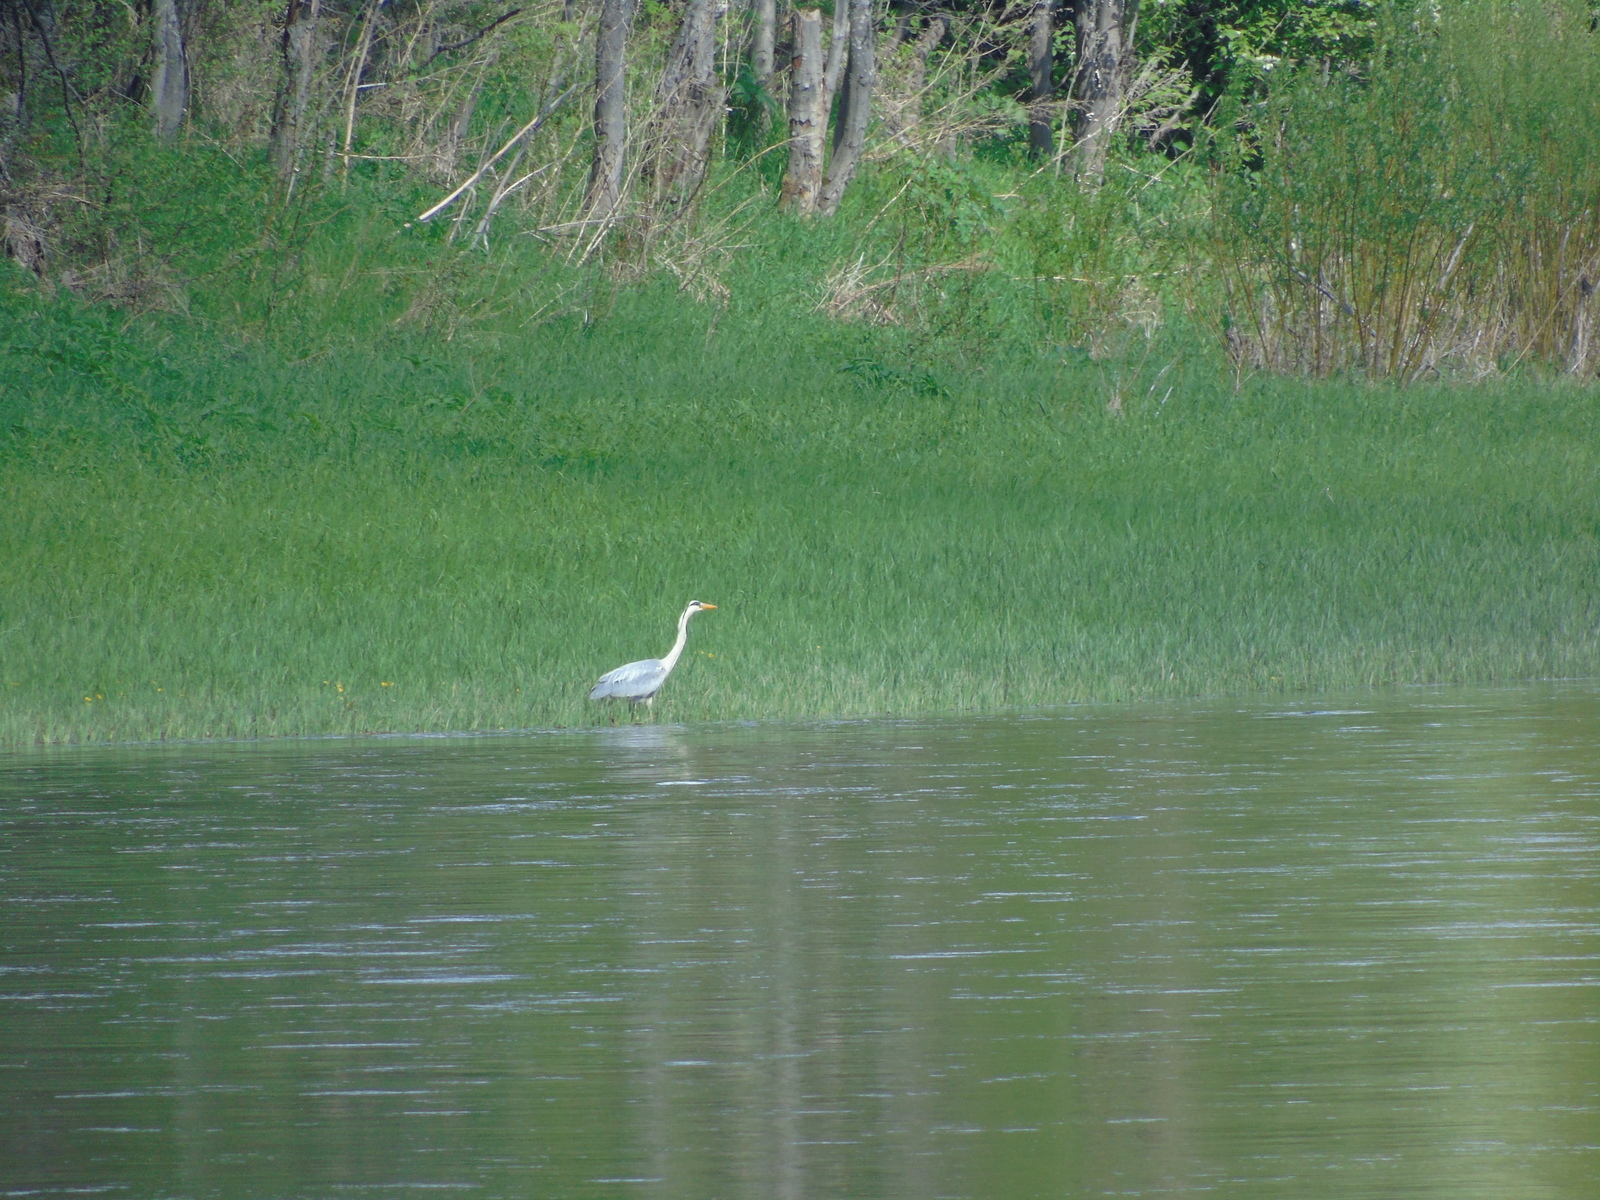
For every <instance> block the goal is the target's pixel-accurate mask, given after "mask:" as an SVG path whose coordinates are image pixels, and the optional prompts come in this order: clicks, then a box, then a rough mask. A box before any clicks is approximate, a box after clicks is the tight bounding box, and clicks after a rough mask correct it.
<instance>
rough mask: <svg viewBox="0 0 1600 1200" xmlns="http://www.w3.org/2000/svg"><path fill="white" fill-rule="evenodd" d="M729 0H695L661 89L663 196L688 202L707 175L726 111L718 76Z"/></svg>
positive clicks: (658, 142)
mask: <svg viewBox="0 0 1600 1200" xmlns="http://www.w3.org/2000/svg"><path fill="white" fill-rule="evenodd" d="M727 8H728V4H727V0H690V3H689V7H688V8H687V9H685V10H684V14H683V24H682V25H681V26H680V27H679V28H678V36H677V38H676V40H675V41H674V42H673V44H672V50H671V51H670V52H669V53H668V55H667V65H666V68H665V69H664V70H663V71H662V73H661V85H660V86H659V87H658V88H657V89H656V107H657V111H658V113H659V117H658V119H657V124H656V136H655V137H654V138H653V139H652V140H653V142H654V143H655V144H654V145H653V146H652V154H651V161H650V164H649V165H650V169H651V173H652V175H653V177H654V182H655V185H656V196H657V198H658V199H664V198H666V196H667V194H668V193H669V192H670V193H675V196H674V200H675V202H677V203H685V202H687V201H688V199H689V198H690V197H692V196H693V194H694V192H695V191H696V190H697V189H698V188H699V186H700V181H701V180H702V179H703V178H704V177H705V170H706V160H707V158H708V157H709V156H710V150H711V134H712V131H713V130H714V129H715V128H716V124H717V118H719V117H720V116H721V115H722V94H723V89H722V83H721V80H719V79H718V77H717V25H718V22H720V21H721V19H722V15H723V13H725V12H726V11H727Z"/></svg>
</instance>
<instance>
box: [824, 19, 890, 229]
mask: <svg viewBox="0 0 1600 1200" xmlns="http://www.w3.org/2000/svg"><path fill="white" fill-rule="evenodd" d="M877 37H878V30H877V27H876V24H875V22H874V21H873V12H872V0H850V61H849V66H848V67H847V69H846V73H845V81H844V95H843V97H842V98H841V99H840V102H839V120H838V123H837V125H836V126H835V127H834V138H833V161H832V162H831V163H829V164H828V176H827V178H826V179H825V180H823V183H822V194H821V195H819V196H818V197H817V211H818V212H820V213H822V214H823V215H824V216H832V215H833V214H834V213H835V212H837V211H838V210H839V201H841V200H842V199H844V190H845V188H847V187H849V186H850V180H851V179H852V178H854V176H855V173H856V165H857V164H858V163H859V162H860V161H861V151H862V148H863V147H864V146H865V145H866V141H867V121H868V119H869V118H870V117H871V116H872V89H873V88H874V87H875V86H876V85H877V82H878V63H877V57H876V50H877Z"/></svg>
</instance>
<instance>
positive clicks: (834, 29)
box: [822, 0, 850, 124]
mask: <svg viewBox="0 0 1600 1200" xmlns="http://www.w3.org/2000/svg"><path fill="white" fill-rule="evenodd" d="M849 46H850V4H849V0H836V3H835V4H834V6H833V24H832V26H831V27H830V31H829V34H828V61H827V65H826V66H824V67H823V68H822V115H823V123H824V124H826V123H827V117H828V115H829V114H830V113H832V112H833V98H834V97H835V96H837V95H838V94H839V81H840V80H842V79H843V78H844V64H845V58H846V51H847V50H848V48H849Z"/></svg>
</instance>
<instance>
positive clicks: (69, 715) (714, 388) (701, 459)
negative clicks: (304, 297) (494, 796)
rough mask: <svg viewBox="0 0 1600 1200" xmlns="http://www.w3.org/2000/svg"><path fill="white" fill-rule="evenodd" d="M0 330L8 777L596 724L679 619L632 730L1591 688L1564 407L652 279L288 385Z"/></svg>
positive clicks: (188, 352) (1584, 436)
mask: <svg viewBox="0 0 1600 1200" xmlns="http://www.w3.org/2000/svg"><path fill="white" fill-rule="evenodd" d="M8 303H9V304H10V305H11V307H10V310H9V312H8V323H9V326H10V329H11V333H10V334H9V335H8V336H9V337H10V338H11V344H10V348H9V350H8V356H7V360H8V363H9V364H10V366H11V368H12V369H11V370H10V371H9V372H8V382H7V384H6V386H5V390H4V393H3V395H4V406H5V412H4V418H5V421H4V425H5V428H6V430H7V434H6V441H5V447H4V457H3V459H0V503H3V505H4V507H5V513H6V519H5V521H4V522H3V523H0V562H3V563H4V564H5V577H6V586H5V587H4V589H3V590H0V744H5V745H8V746H21V745H26V744H34V743H41V742H71V741H96V740H123V739H148V738H164V737H205V736H211V737H224V736H278V735H296V734H315V733H346V732H349V733H353V732H365V731H381V730H396V731H399V730H461V729H500V728H508V729H509V728H530V727H546V726H552V725H573V724H584V723H591V722H596V721H603V720H606V719H607V715H606V712H605V710H603V709H602V708H601V707H600V706H598V705H590V704H588V703H587V701H586V700H585V698H584V695H585V691H586V688H587V686H588V685H589V683H590V682H591V681H592V680H593V678H594V677H595V676H597V675H599V674H600V673H601V672H602V671H604V670H607V669H608V668H610V667H612V666H615V665H617V664H619V663H621V662H623V661H626V660H629V659H633V658H638V657H643V656H647V655H655V654H660V653H662V652H663V651H665V649H666V648H667V646H668V645H669V643H670V638H671V633H672V622H673V620H674V618H675V617H676V615H677V613H678V611H679V610H680V609H681V607H682V605H683V604H684V603H685V602H686V601H687V600H689V599H691V598H699V599H703V600H707V601H711V602H714V603H716V604H717V605H718V606H719V607H718V611H717V612H715V613H713V614H709V615H707V616H704V617H701V618H699V619H698V620H697V622H696V624H695V627H694V630H693V636H692V638H691V641H690V649H689V653H688V654H687V655H686V656H685V658H684V661H683V662H682V664H681V665H680V667H679V669H678V672H677V674H675V675H674V677H673V678H672V680H671V682H670V683H669V684H668V685H667V688H666V690H665V691H664V692H663V694H662V698H661V700H660V701H659V702H658V706H657V707H658V712H659V714H660V718H661V719H664V720H675V721H703V720H727V719H742V718H756V719H762V718H774V717H818V716H847V715H857V714H869V713H900V714H906V713H919V712H932V711H948V710H958V709H989V710H993V709H1011V708H1021V707H1024V706H1032V705H1051V704H1063V703H1069V702H1074V701H1082V700H1090V699H1096V700H1114V699H1120V698H1130V697H1138V696H1154V695H1193V694H1202V693H1211V694H1215V693H1224V692H1245V691H1259V690H1263V689H1273V690H1276V689H1281V690H1283V691H1292V692H1304V691H1307V690H1312V689H1320V688H1349V687H1359V686H1363V685H1369V684H1385V683H1405V682H1422V681H1435V680H1476V681H1486V680H1498V679H1514V678H1528V677H1536V676H1550V675H1579V674H1593V673H1594V672H1595V671H1596V670H1597V669H1600V636H1597V633H1596V617H1597V611H1596V604H1595V596H1596V588H1595V580H1596V579H1597V578H1600V470H1597V467H1600V463H1597V457H1600V412H1597V409H1596V406H1595V404H1594V392H1593V390H1592V389H1588V390H1585V389H1582V388H1579V387H1576V386H1570V385H1556V386H1540V385H1536V384H1533V383H1527V382H1519V381H1504V382H1499V383H1494V384H1486V385H1478V386H1475V387H1473V388H1471V389H1460V390H1452V389H1450V388H1447V387H1443V386H1440V387H1416V388H1411V389H1408V390H1405V391H1403V392H1402V391H1391V390H1386V389H1381V388H1368V387H1362V386H1354V385H1343V384H1337V383H1318V384H1308V383H1303V382H1293V381H1285V380H1282V379H1267V378H1264V377H1262V378H1256V379H1251V378H1246V379H1245V380H1244V381H1243V383H1242V386H1240V387H1238V389H1237V390H1236V389H1235V382H1236V381H1235V378H1234V376H1233V375H1232V374H1231V373H1229V372H1227V371H1225V370H1223V369H1221V368H1220V367H1219V366H1218V365H1217V364H1215V363H1213V362H1211V361H1209V360H1208V359H1207V358H1206V356H1205V355H1204V354H1203V353H1201V352H1200V351H1198V350H1196V349H1194V348H1192V347H1189V346H1186V345H1185V344H1183V343H1182V342H1180V341H1177V340H1173V341H1170V342H1166V343H1163V342H1158V343H1156V344H1155V345H1154V346H1153V348H1152V349H1151V350H1150V352H1149V353H1146V354H1144V355H1143V357H1142V358H1139V359H1137V360H1136V359H1134V358H1124V359H1121V360H1118V361H1120V362H1121V363H1122V365H1120V366H1119V365H1115V363H1113V362H1109V361H1107V362H1095V361H1090V360H1089V359H1087V358H1086V357H1084V356H1070V355H1068V356H1063V355H1061V354H1059V353H1057V354H1053V355H1051V354H1041V355H1031V356H1030V355H1024V354H1020V353H1019V354H1018V355H1016V356H1013V357H1011V358H1007V357H1006V355H1005V354H1004V353H996V354H995V355H993V356H992V357H991V358H989V359H987V360H983V361H979V362H976V363H971V364H965V363H963V362H962V361H960V360H959V359H958V358H955V357H951V356H946V357H940V356H939V355H938V354H937V353H934V352H933V351H928V352H926V353H924V352H921V351H919V350H918V348H917V346H915V345H913V344H912V342H911V341H909V340H908V337H909V335H906V334H903V333H901V332H898V331H894V330H875V329H871V328H868V327H864V326H860V325H842V324H839V323H837V322H833V321H829V320H827V319H826V318H824V317H821V316H811V317H807V316H804V315H803V314H802V315H799V316H793V315H791V316H789V317H786V319H785V323H784V326H783V328H784V329H785V336H784V337H782V338H778V337H775V336H772V329H771V314H770V313H768V312H765V311H763V310H761V309H759V308H755V307H742V306H741V305H739V304H734V305H731V306H729V307H727V308H726V309H717V308H714V307H703V306H697V305H694V304H689V303H686V302H685V301H683V300H682V299H681V298H680V297H677V296H675V295H674V294H673V293H672V292H670V291H668V290H656V289H651V288H648V287H647V288H644V289H640V290H637V291H633V292H628V293H625V294H622V295H620V296H619V297H618V298H617V299H616V301H615V304H614V308H613V311H612V312H611V314H610V316H609V317H608V325H607V328H606V336H605V337H603V338H595V337H591V336H589V335H588V334H587V333H586V332H585V328H584V326H583V323H582V322H581V321H580V320H578V319H576V318H573V319H570V320H566V321H558V322H552V323H549V324H546V325H544V326H539V327H536V328H533V329H531V330H529V331H528V332H527V333H526V334H525V336H523V337H522V338H520V339H519V340H516V341H508V342H507V343H505V344H504V345H502V346H495V345H485V344H478V345H477V346H475V347H474V348H472V349H471V350H468V349H464V348H459V347H452V345H451V344H449V343H445V342H442V341H439V340H437V339H435V340H433V341H430V342H422V341H415V342H404V341H394V340H391V341H389V342H388V343H386V344H383V345H381V346H375V347H374V346H368V347H365V348H363V347H360V346H347V347H344V348H337V347H323V348H322V349H321V350H320V351H319V352H318V353H317V354H316V355H315V356H313V357H312V358H311V359H310V360H309V361H296V360H295V359H294V358H293V356H292V355H290V354H288V353H286V352H284V351H283V350H282V349H281V348H276V349H275V348H273V347H272V345H270V344H267V343H245V342H229V343H227V344H226V345H225V344H223V342H222V341H221V340H216V341H212V342H205V341H202V340H200V338H201V335H199V334H197V333H195V332H193V330H192V329H191V330H189V332H187V333H184V332H182V330H181V329H179V331H178V332H174V330H175V329H178V327H176V326H158V325H154V324H145V325H136V326H133V327H131V328H130V329H128V330H126V331H125V330H124V329H123V328H122V326H121V323H120V321H119V320H118V319H115V318H113V317H111V316H110V315H108V313H107V312H106V311H105V310H101V309H96V308H92V307H86V306H79V305H77V304H76V302H70V301H63V302H60V303H56V302H49V303H47V302H44V301H41V300H39V299H38V298H37V297H22V296H20V294H16V293H13V294H12V295H11V299H10V300H9V301H8ZM713 322H715V324H713ZM1174 337H1175V335H1174ZM184 338H188V339H189V340H188V341H184V340H183V339H184ZM1135 363H1137V365H1135ZM841 364H842V365H841ZM1169 389H1170V390H1169ZM1113 402H1115V403H1116V404H1118V405H1120V414H1117V413H1113V412H1109V411H1108V404H1110V403H1113Z"/></svg>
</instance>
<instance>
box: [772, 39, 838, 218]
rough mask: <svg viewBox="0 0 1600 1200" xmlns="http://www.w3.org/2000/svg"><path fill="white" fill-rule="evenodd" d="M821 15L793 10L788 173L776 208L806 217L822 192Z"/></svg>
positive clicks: (824, 118)
mask: <svg viewBox="0 0 1600 1200" xmlns="http://www.w3.org/2000/svg"><path fill="white" fill-rule="evenodd" d="M822 67H823V60H822V13H821V11H820V10H818V9H815V8H797V9H795V10H794V69H793V71H792V72H791V74H790V81H789V170H788V172H787V173H786V174H785V175H784V177H783V192H782V194H781V195H780V196H779V197H778V207H780V208H782V209H784V210H786V211H788V212H792V213H794V214H795V215H796V216H801V217H808V216H810V215H811V214H812V213H814V212H816V210H817V194H818V192H820V191H821V190H822V144H823V139H824V138H825V137H826V136H827V130H828V110H827V109H826V108H824V107H823V84H822Z"/></svg>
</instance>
